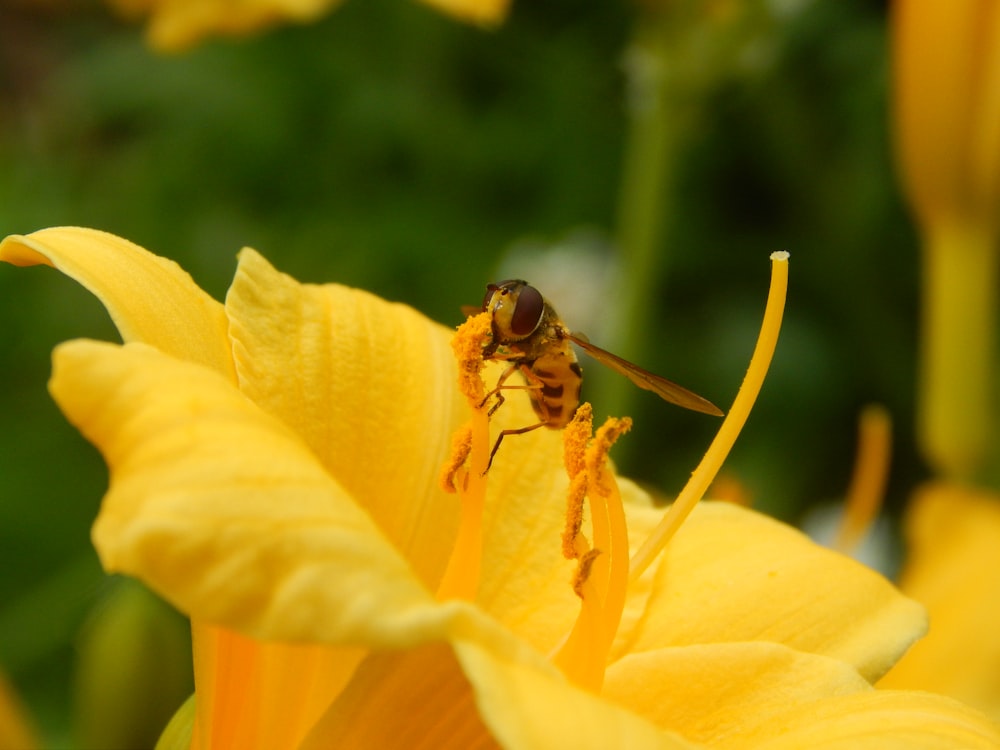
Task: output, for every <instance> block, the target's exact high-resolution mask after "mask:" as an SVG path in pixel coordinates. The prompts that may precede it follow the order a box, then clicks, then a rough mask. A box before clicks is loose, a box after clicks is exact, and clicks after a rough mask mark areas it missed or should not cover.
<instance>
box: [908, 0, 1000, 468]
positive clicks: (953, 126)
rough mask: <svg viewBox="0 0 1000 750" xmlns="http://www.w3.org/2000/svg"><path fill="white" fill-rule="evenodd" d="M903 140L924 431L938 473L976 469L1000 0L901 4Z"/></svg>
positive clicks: (990, 454) (995, 168)
mask: <svg viewBox="0 0 1000 750" xmlns="http://www.w3.org/2000/svg"><path fill="white" fill-rule="evenodd" d="M892 34H893V38H892V41H893V91H894V110H895V111H894V126H895V143H896V150H897V156H898V161H899V169H900V172H901V174H902V180H903V190H904V192H905V194H906V196H907V198H908V199H909V202H910V205H911V207H912V209H913V211H914V214H915V215H916V219H917V224H918V226H919V229H920V232H921V238H922V241H923V256H922V261H923V283H924V298H923V321H922V325H923V331H922V334H921V339H922V346H923V352H922V362H921V371H920V388H921V390H920V400H919V403H918V414H917V417H918V420H919V421H918V435H917V436H918V439H919V442H920V447H921V448H922V450H923V452H924V455H925V458H926V459H927V460H928V461H929V462H930V463H931V466H932V467H933V468H934V469H935V471H937V472H938V473H939V474H941V475H942V476H946V477H948V478H952V479H958V480H962V481H969V480H972V479H976V478H980V475H981V474H982V472H983V471H984V462H986V461H987V459H990V458H991V459H996V457H997V455H996V452H995V450H994V439H995V437H996V433H995V431H994V429H993V420H994V418H995V413H994V410H993V407H994V406H995V404H996V398H995V390H996V377H995V359H996V317H997V313H998V307H997V284H998V282H1000V279H998V275H997V271H998V269H997V265H998V257H997V250H998V232H1000V6H998V5H997V4H996V3H993V2H989V0H956V1H955V2H949V3H927V2H922V0H901V1H900V2H896V3H895V4H894V5H893V18H892Z"/></svg>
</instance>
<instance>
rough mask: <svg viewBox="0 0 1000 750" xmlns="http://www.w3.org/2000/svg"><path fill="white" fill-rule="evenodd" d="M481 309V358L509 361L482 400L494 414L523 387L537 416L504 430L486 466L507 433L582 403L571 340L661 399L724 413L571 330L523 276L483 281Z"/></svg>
mask: <svg viewBox="0 0 1000 750" xmlns="http://www.w3.org/2000/svg"><path fill="white" fill-rule="evenodd" d="M482 310H483V311H485V312H488V313H490V315H491V321H492V322H491V325H492V329H493V340H492V341H491V342H490V343H489V344H487V345H486V347H485V348H484V350H483V359H493V360H500V361H505V362H510V366H509V367H508V368H507V369H506V370H504V371H503V373H502V374H501V375H500V378H499V379H498V380H497V385H496V387H495V388H494V389H493V390H492V391H490V393H488V394H487V395H486V398H485V399H484V400H483V403H484V404H485V403H486V401H488V400H489V399H490V398H492V397H494V396H496V403H495V404H493V406H492V407H491V408H490V410H489V414H490V416H492V415H493V413H494V412H496V410H497V409H498V408H500V405H501V404H502V403H503V402H504V396H503V391H505V390H508V389H524V390H527V391H528V396H530V398H531V405H532V407H533V408H534V410H535V414H537V415H538V420H539V421H538V422H537V423H535V424H531V425H528V426H526V427H519V428H516V429H506V430H502V431H501V432H500V435H499V436H498V437H497V440H496V443H494V445H493V450H492V451H491V452H490V460H489V464H487V470H488V469H489V467H490V466H491V465H492V464H493V457H494V456H495V455H496V453H497V451H498V450H499V449H500V443H501V442H503V439H504V438H505V437H506V436H507V435H521V434H523V433H525V432H531V431H532V430H537V429H538V428H539V427H551V428H553V429H561V428H563V427H565V426H566V425H567V424H569V422H570V420H571V419H572V418H573V414H574V413H575V412H576V408H577V406H579V404H580V385H581V384H582V382H583V369H582V368H581V367H580V363H579V362H578V361H577V358H576V353H575V352H574V351H573V347H572V346H570V344H571V343H573V344H576V345H577V346H579V347H580V348H581V349H583V351H585V352H586V353H587V354H589V355H590V356H591V357H593V358H594V359H596V360H597V361H598V362H600V363H601V364H603V365H606V366H607V367H610V368H611V369H612V370H614V371H615V372H617V373H619V374H621V375H624V376H625V377H626V378H628V379H629V380H631V381H632V382H633V383H634V384H635V385H637V386H639V387H640V388H643V389H645V390H647V391H652V392H653V393H655V394H656V395H658V396H659V397H660V398H662V399H664V400H665V401H669V402H670V403H672V404H676V405H677V406H682V407H684V408H685V409H692V410H693V411H698V412H702V413H704V414H712V415H714V416H722V411H721V410H720V409H719V408H718V407H716V406H715V405H714V404H713V403H712V402H710V401H708V400H706V399H704V398H702V397H701V396H699V395H697V394H696V393H692V392H691V391H689V390H687V389H686V388H682V387H681V386H679V385H677V384H676V383H673V382H671V381H669V380H667V379H666V378H661V377H660V376H659V375H654V374H653V373H651V372H648V371H647V370H644V369H642V368H641V367H639V366H638V365H634V364H632V363H631V362H629V361H628V360H625V359H622V358H621V357H618V356H616V355H614V354H612V353H611V352H609V351H605V350H604V349H601V348H600V347H599V346H595V345H594V344H591V343H590V341H589V340H588V339H587V337H586V336H584V335H583V334H580V333H571V332H570V331H569V329H567V328H566V326H565V325H564V324H563V322H562V320H561V319H560V318H559V315H558V314H557V313H556V311H555V310H554V309H553V307H552V305H551V304H550V303H549V301H548V300H546V299H545V298H544V297H542V294H541V292H539V291H538V290H537V289H535V287H533V286H531V285H530V284H529V283H528V282H527V281H521V280H520V279H510V280H507V281H500V282H498V283H496V284H489V285H487V287H486V296H485V297H483V306H482ZM473 311H475V308H473ZM515 372H520V373H521V374H522V375H523V376H524V379H525V381H526V385H507V380H508V379H509V378H510V377H511V375H513V374H514V373H515Z"/></svg>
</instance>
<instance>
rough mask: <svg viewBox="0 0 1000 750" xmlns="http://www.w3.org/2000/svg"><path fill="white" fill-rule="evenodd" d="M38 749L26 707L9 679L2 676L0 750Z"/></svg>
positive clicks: (0, 675)
mask: <svg viewBox="0 0 1000 750" xmlns="http://www.w3.org/2000/svg"><path fill="white" fill-rule="evenodd" d="M36 747H38V740H37V739H36V736H35V729H34V727H33V726H32V724H31V721H30V720H29V719H28V715H27V713H26V711H25V709H24V706H22V705H21V700H20V698H19V697H18V696H17V695H15V694H14V690H13V688H12V687H11V686H10V684H9V683H8V682H7V678H6V677H5V676H4V675H3V674H0V750H34V748H36Z"/></svg>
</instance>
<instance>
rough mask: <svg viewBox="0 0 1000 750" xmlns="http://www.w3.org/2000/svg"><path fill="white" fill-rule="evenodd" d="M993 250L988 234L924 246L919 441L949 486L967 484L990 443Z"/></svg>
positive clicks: (958, 229) (945, 235) (956, 232)
mask: <svg viewBox="0 0 1000 750" xmlns="http://www.w3.org/2000/svg"><path fill="white" fill-rule="evenodd" d="M996 251H997V243H996V238H995V236H994V234H993V233H992V232H990V231H989V230H988V229H984V228H982V227H979V226H969V225H958V224H943V223H942V224H941V225H939V226H934V227H932V228H931V231H930V232H929V233H928V234H927V240H926V243H925V246H924V256H923V262H924V272H923V278H924V300H923V316H924V317H923V332H922V346H923V349H922V352H921V357H922V361H921V378H920V391H919V407H918V427H917V435H918V440H919V443H920V446H921V449H922V451H923V453H924V457H925V458H926V459H927V461H928V462H929V463H930V464H931V466H932V468H933V469H934V470H935V471H936V472H937V473H938V474H940V475H942V476H943V477H945V478H947V479H952V480H958V481H972V480H974V479H976V478H977V476H978V474H980V472H982V471H983V469H984V464H985V462H986V459H987V456H988V454H989V451H990V447H991V442H992V439H993V437H994V435H993V430H992V426H991V423H992V417H993V391H994V387H995V380H996V374H995V370H994V367H995V364H994V360H995V356H996V343H995V341H996V316H997V282H998V278H997V252H996Z"/></svg>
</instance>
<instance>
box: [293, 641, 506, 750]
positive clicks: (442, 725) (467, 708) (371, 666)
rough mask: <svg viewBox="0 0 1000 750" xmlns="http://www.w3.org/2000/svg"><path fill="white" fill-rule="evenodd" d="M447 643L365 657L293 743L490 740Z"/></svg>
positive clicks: (361, 746) (460, 749)
mask: <svg viewBox="0 0 1000 750" xmlns="http://www.w3.org/2000/svg"><path fill="white" fill-rule="evenodd" d="M495 746H496V745H495V743H494V741H493V738H492V736H491V735H490V733H489V731H488V730H487V729H486V727H485V725H484V724H483V722H482V720H481V719H480V718H479V714H478V713H477V711H476V708H475V704H474V702H473V695H472V690H471V688H470V686H469V681H468V680H467V679H466V678H465V675H464V674H462V670H461V669H460V668H459V665H458V662H457V661H456V660H455V656H454V653H453V652H452V649H451V647H450V646H449V645H448V644H446V643H436V644H429V645H425V646H420V647H417V648H415V649H410V650H408V651H403V652H399V651H392V652H380V653H376V654H372V655H371V656H369V657H368V658H367V659H366V660H365V661H364V662H363V663H362V664H361V665H360V666H359V668H358V670H357V672H356V674H355V677H354V679H353V680H352V681H351V682H350V684H349V685H348V686H347V688H346V689H345V690H344V692H343V693H341V695H340V697H339V698H338V699H337V700H336V701H335V702H334V703H333V704H332V705H331V706H330V708H329V710H328V711H327V712H326V714H325V715H324V716H323V718H322V719H321V720H320V722H319V723H318V724H317V725H316V728H315V730H314V731H313V732H312V734H311V735H310V736H309V738H308V739H307V740H306V741H305V742H304V743H303V745H302V747H301V750H326V748H332V747H335V748H338V750H351V748H357V749H358V750H368V749H369V748H379V749H380V750H392V749H393V748H399V750H411V749H412V748H435V750H452V749H453V750H466V749H467V748H468V749H469V750H472V749H473V748H478V747H482V748H492V747H495Z"/></svg>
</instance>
